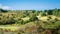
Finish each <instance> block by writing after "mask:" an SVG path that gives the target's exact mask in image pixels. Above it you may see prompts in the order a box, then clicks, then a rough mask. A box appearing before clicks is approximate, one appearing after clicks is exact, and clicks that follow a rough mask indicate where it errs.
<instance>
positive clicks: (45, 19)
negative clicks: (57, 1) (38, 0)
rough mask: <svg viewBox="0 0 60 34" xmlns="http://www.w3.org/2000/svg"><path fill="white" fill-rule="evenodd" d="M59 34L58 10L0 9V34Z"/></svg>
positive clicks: (59, 12)
mask: <svg viewBox="0 0 60 34" xmlns="http://www.w3.org/2000/svg"><path fill="white" fill-rule="evenodd" d="M7 33H8V34H60V9H50V10H44V11H42V10H3V9H0V34H7Z"/></svg>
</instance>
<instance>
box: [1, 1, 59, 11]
mask: <svg viewBox="0 0 60 34" xmlns="http://www.w3.org/2000/svg"><path fill="white" fill-rule="evenodd" d="M0 7H1V8H3V9H16V10H33V9H34V10H44V9H54V8H60V0H0Z"/></svg>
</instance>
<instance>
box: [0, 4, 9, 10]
mask: <svg viewBox="0 0 60 34" xmlns="http://www.w3.org/2000/svg"><path fill="white" fill-rule="evenodd" d="M0 8H2V9H4V10H8V9H10V7H9V6H3V5H2V4H0Z"/></svg>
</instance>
